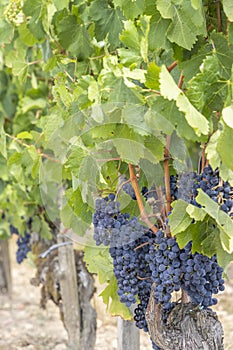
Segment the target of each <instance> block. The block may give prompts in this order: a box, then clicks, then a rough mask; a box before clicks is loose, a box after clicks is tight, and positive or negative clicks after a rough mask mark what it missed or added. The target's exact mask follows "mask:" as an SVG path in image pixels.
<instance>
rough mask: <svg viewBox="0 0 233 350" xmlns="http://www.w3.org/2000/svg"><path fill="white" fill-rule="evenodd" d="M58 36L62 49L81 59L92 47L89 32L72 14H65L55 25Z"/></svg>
mask: <svg viewBox="0 0 233 350" xmlns="http://www.w3.org/2000/svg"><path fill="white" fill-rule="evenodd" d="M57 32H58V38H59V41H60V43H61V45H62V47H63V48H64V49H67V50H68V51H69V52H70V53H71V54H72V55H75V56H77V57H78V59H79V60H83V59H85V58H87V57H89V56H90V54H91V53H92V51H93V49H92V46H91V42H90V37H89V34H88V32H87V30H86V28H85V26H84V25H83V24H80V21H79V20H78V18H77V17H76V16H74V15H67V16H65V17H64V18H63V19H61V20H60V21H59V23H58V26H57Z"/></svg>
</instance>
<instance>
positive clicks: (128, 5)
mask: <svg viewBox="0 0 233 350" xmlns="http://www.w3.org/2000/svg"><path fill="white" fill-rule="evenodd" d="M114 3H115V5H116V6H119V7H120V8H121V9H122V11H123V14H124V15H125V17H126V18H128V19H134V18H137V17H138V16H139V15H141V14H142V13H143V10H144V6H145V1H144V0H114Z"/></svg>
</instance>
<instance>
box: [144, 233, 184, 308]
mask: <svg viewBox="0 0 233 350" xmlns="http://www.w3.org/2000/svg"><path fill="white" fill-rule="evenodd" d="M179 254H180V249H179V246H178V244H177V243H176V241H175V239H174V238H167V237H164V233H163V232H162V231H161V230H160V231H158V232H157V234H156V237H155V238H154V243H153V244H151V246H150V249H149V253H148V254H147V255H146V256H145V259H146V260H147V261H148V262H149V266H150V269H151V279H152V281H153V282H154V283H155V287H154V298H155V302H156V303H157V304H161V305H162V308H163V310H165V311H168V312H169V311H170V310H171V309H172V306H173V304H172V303H171V296H172V292H174V291H178V290H179V289H180V288H181V278H180V277H181V269H180V267H181V262H180V259H179Z"/></svg>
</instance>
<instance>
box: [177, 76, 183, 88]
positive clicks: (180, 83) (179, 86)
mask: <svg viewBox="0 0 233 350" xmlns="http://www.w3.org/2000/svg"><path fill="white" fill-rule="evenodd" d="M183 82H184V75H183V73H181V75H180V78H179V81H178V88H180V89H181V88H182V85H183Z"/></svg>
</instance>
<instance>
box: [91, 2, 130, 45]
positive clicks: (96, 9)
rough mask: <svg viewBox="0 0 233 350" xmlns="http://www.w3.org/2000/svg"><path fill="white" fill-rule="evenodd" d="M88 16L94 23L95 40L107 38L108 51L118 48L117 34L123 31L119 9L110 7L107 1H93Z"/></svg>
mask: <svg viewBox="0 0 233 350" xmlns="http://www.w3.org/2000/svg"><path fill="white" fill-rule="evenodd" d="M100 9H101V11H100ZM90 16H91V18H92V20H93V21H94V23H95V36H96V38H97V40H98V41H101V40H104V39H106V37H107V38H108V42H109V44H110V50H112V49H114V48H116V47H117V46H119V44H120V40H119V34H120V33H121V31H122V29H123V20H124V17H123V15H122V12H121V10H120V9H119V7H117V8H113V7H110V6H109V5H108V2H107V0H95V1H93V2H92V4H91V6H90Z"/></svg>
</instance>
